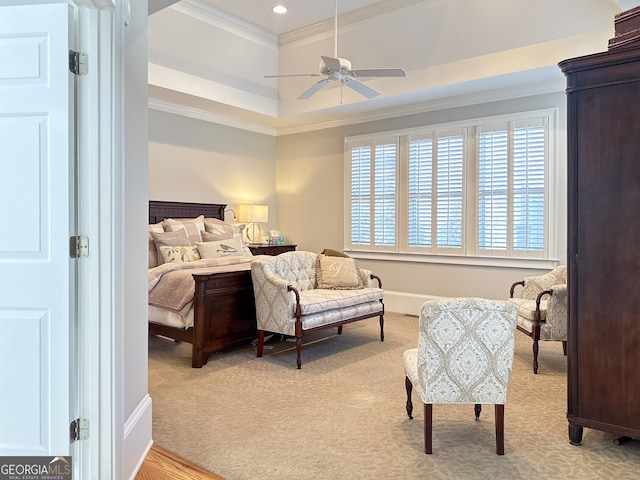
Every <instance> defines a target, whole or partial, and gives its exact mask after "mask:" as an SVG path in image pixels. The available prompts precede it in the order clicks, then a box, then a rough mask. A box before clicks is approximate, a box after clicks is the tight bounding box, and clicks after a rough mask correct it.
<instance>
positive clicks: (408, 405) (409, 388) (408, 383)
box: [404, 377, 413, 420]
mask: <svg viewBox="0 0 640 480" xmlns="http://www.w3.org/2000/svg"><path fill="white" fill-rule="evenodd" d="M404 386H405V388H406V389H407V403H406V408H407V415H408V417H409V418H410V419H412V420H413V402H412V401H411V392H412V390H413V384H412V383H411V380H409V377H404Z"/></svg>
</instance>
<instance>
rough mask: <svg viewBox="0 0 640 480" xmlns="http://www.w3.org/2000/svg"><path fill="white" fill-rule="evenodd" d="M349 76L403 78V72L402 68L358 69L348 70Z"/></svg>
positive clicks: (404, 74)
mask: <svg viewBox="0 0 640 480" xmlns="http://www.w3.org/2000/svg"><path fill="white" fill-rule="evenodd" d="M349 74H351V75H354V76H356V77H404V76H406V73H405V71H404V70H403V69H402V68H360V69H358V70H349Z"/></svg>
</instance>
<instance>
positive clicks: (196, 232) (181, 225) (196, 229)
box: [164, 215, 204, 245]
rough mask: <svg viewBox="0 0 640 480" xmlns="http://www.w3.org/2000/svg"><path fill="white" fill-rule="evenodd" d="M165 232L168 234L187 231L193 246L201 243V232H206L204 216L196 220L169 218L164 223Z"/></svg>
mask: <svg viewBox="0 0 640 480" xmlns="http://www.w3.org/2000/svg"><path fill="white" fill-rule="evenodd" d="M164 230H165V231H166V232H177V231H178V230H185V231H186V232H187V236H188V237H189V241H190V242H191V245H195V244H196V242H201V241H202V237H201V236H200V232H202V231H204V215H200V216H199V217H196V218H167V219H166V220H165V221H164Z"/></svg>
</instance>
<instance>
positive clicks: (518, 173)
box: [513, 120, 546, 252]
mask: <svg viewBox="0 0 640 480" xmlns="http://www.w3.org/2000/svg"><path fill="white" fill-rule="evenodd" d="M545 138H546V135H545V125H544V124H543V123H542V120H541V121H540V122H527V123H525V122H516V124H515V128H514V132H513V248H514V250H516V251H528V252H543V251H544V244H545V238H544V236H545V235H544V225H545V215H544V212H545V183H546V180H545V163H546V162H545V158H546V154H545V152H546V149H545Z"/></svg>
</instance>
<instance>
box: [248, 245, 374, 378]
mask: <svg viewBox="0 0 640 480" xmlns="http://www.w3.org/2000/svg"><path fill="white" fill-rule="evenodd" d="M325 264H326V265H327V268H324V267H323V265H325ZM332 274H333V275H332ZM251 278H252V281H253V293H254V297H255V301H256V320H257V327H258V342H257V347H258V348H257V356H258V357H261V356H262V353H263V348H264V338H265V332H271V333H279V334H281V335H287V336H292V337H295V340H296V355H297V358H296V364H297V367H298V368H301V365H302V360H301V351H302V336H303V334H305V333H307V332H311V331H314V330H320V329H324V328H333V327H336V328H337V329H338V334H341V333H342V327H343V325H345V324H347V323H351V322H355V321H358V320H364V319H367V318H372V317H379V322H380V341H384V303H383V295H384V292H383V290H382V281H381V280H380V278H379V277H377V276H375V275H373V274H372V273H371V271H369V270H365V269H361V268H359V267H358V264H357V262H356V261H355V260H354V259H352V258H348V257H342V258H340V257H327V256H324V255H317V254H315V253H312V252H305V251H295V252H286V253H281V254H280V255H277V256H258V257H256V258H255V259H254V260H253V261H252V262H251Z"/></svg>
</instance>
